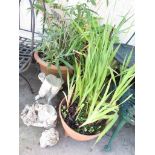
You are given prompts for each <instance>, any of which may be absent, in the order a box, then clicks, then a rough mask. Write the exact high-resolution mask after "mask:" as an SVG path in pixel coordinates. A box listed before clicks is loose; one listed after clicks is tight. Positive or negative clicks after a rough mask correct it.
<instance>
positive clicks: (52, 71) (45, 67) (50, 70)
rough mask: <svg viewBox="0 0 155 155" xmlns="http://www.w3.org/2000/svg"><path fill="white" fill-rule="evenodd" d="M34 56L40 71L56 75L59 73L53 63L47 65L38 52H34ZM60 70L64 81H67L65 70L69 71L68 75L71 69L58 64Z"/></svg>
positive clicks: (71, 71)
mask: <svg viewBox="0 0 155 155" xmlns="http://www.w3.org/2000/svg"><path fill="white" fill-rule="evenodd" d="M34 58H35V60H36V62H37V63H38V64H39V66H40V70H41V72H43V73H45V74H46V75H48V74H53V75H56V76H57V75H59V74H58V69H57V67H56V66H55V65H51V66H50V67H49V66H48V63H46V62H45V61H43V60H42V59H41V58H40V57H39V55H38V52H34ZM60 70H61V73H62V78H63V79H64V81H67V70H68V71H69V74H70V75H72V74H73V69H68V68H67V67H66V66H60Z"/></svg>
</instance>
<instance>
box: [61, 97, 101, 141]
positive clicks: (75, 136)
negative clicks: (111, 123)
mask: <svg viewBox="0 0 155 155" xmlns="http://www.w3.org/2000/svg"><path fill="white" fill-rule="evenodd" d="M65 100H66V99H65V97H64V98H63V99H62V101H61V103H60V104H59V116H60V120H61V123H62V126H63V128H64V130H65V132H66V134H67V135H68V136H70V137H71V138H73V139H74V140H77V141H89V140H92V139H94V138H97V137H98V136H99V134H100V133H99V134H96V135H84V134H80V133H78V132H76V131H75V130H73V129H72V128H70V127H69V126H68V124H67V123H66V122H65V121H64V119H63V117H62V115H61V105H62V103H63V102H65Z"/></svg>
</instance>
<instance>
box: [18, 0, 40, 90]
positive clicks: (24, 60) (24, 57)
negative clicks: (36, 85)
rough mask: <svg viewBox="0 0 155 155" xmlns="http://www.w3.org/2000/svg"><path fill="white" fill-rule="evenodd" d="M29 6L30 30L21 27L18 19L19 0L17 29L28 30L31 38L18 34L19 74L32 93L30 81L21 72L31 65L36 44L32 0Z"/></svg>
mask: <svg viewBox="0 0 155 155" xmlns="http://www.w3.org/2000/svg"><path fill="white" fill-rule="evenodd" d="M29 4H30V8H31V19H30V20H31V26H30V27H31V28H30V30H27V29H23V28H21V26H20V25H21V23H20V22H21V21H20V9H21V0H19V30H22V31H26V32H30V33H31V39H30V38H26V37H21V36H19V76H20V77H21V78H22V79H24V80H25V82H26V83H27V84H28V86H29V89H30V91H31V93H34V91H33V89H32V87H31V84H30V82H29V81H28V80H27V78H26V77H25V76H24V75H23V73H24V72H25V71H26V70H28V68H29V67H30V65H31V62H32V59H33V50H34V48H35V47H36V46H37V44H36V43H35V42H34V33H35V13H34V8H33V4H34V0H33V1H32V0H29Z"/></svg>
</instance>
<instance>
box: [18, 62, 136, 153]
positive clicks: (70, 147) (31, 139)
mask: <svg viewBox="0 0 155 155" xmlns="http://www.w3.org/2000/svg"><path fill="white" fill-rule="evenodd" d="M24 75H25V77H27V79H28V80H29V81H30V83H31V85H32V87H33V89H34V90H36V91H37V90H38V89H39V87H40V85H41V82H40V81H39V80H38V77H37V71H36V65H35V64H32V65H31V66H30V68H29V70H28V71H27V72H25V73H24ZM19 80H20V82H19V112H20V113H21V111H22V109H23V108H24V107H25V105H26V104H29V105H31V104H32V102H33V100H34V96H35V95H32V94H31V92H30V90H29V88H28V85H27V84H26V82H25V81H24V80H23V79H22V78H19ZM61 98H62V94H61V93H59V94H58V95H57V97H55V98H54V101H53V102H55V104H58V103H59V101H60V100H61ZM57 129H58V131H59V134H60V141H59V142H58V144H57V145H55V146H53V147H48V148H45V149H42V148H40V146H39V138H40V136H41V133H42V132H43V131H44V130H45V129H43V128H37V127H27V126H26V125H24V124H23V122H22V120H21V118H20V117H19V154H20V155H134V154H135V153H134V152H135V129H134V127H133V126H131V125H128V124H127V125H126V126H124V128H123V129H122V130H121V131H120V133H119V136H118V137H117V138H116V139H115V140H114V142H113V146H112V151H111V152H108V153H107V152H104V150H103V147H104V145H105V144H106V143H107V142H108V140H109V135H111V133H112V132H111V131H110V132H109V133H108V134H107V135H106V136H105V137H104V138H103V139H102V140H101V141H100V142H99V143H98V144H97V145H96V146H95V148H94V149H93V150H91V149H90V148H91V146H92V145H93V143H94V142H95V140H92V141H89V142H77V141H74V140H72V139H71V138H69V137H65V136H64V131H63V128H62V126H61V123H60V121H59V120H58V124H57Z"/></svg>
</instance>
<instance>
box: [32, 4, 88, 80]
mask: <svg viewBox="0 0 155 155" xmlns="http://www.w3.org/2000/svg"><path fill="white" fill-rule="evenodd" d="M37 8H38V9H40V10H41V11H43V10H44V9H43V8H42V7H41V5H39V6H38V5H37ZM50 8H51V7H50ZM58 8H59V9H60V8H61V9H62V10H63V13H64V17H63V18H60V17H61V16H59V15H58V16H55V15H56V11H54V10H53V11H52V12H49V11H46V19H45V23H44V25H45V29H44V34H43V36H42V40H41V41H40V45H39V47H37V49H36V51H35V52H34V58H35V60H36V61H37V63H39V65H40V69H41V71H42V72H44V73H45V74H46V75H47V74H50V73H52V74H55V75H59V76H60V77H62V78H63V79H64V80H65V81H66V79H67V71H68V72H69V74H73V65H74V57H75V56H76V54H77V52H76V51H78V50H79V49H83V48H84V46H85V41H84V39H83V38H82V37H81V36H80V35H79V33H78V32H77V31H76V30H75V29H74V25H73V22H74V21H78V22H79V23H82V22H81V21H83V19H84V16H85V14H84V13H83V12H84V11H85V10H86V9H87V8H86V7H81V9H79V7H76V8H74V9H73V7H71V8H67V9H65V8H62V7H58ZM71 10H74V13H75V12H76V14H74V19H72V17H71V16H72V14H70V13H71ZM58 17H59V18H58ZM83 26H84V25H83ZM75 49H76V50H75Z"/></svg>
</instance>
